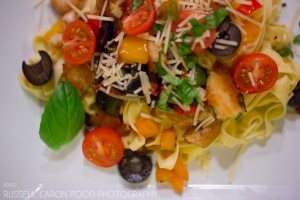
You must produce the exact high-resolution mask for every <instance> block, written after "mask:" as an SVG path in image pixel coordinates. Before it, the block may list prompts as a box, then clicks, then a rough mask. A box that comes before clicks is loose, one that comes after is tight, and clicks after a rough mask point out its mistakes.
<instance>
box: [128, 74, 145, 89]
mask: <svg viewBox="0 0 300 200" xmlns="http://www.w3.org/2000/svg"><path fill="white" fill-rule="evenodd" d="M141 86H142V84H141V81H140V77H139V76H138V77H136V78H135V79H132V80H131V81H130V82H129V83H128V85H127V92H129V93H133V92H134V91H135V90H137V89H139V88H140V87H141Z"/></svg>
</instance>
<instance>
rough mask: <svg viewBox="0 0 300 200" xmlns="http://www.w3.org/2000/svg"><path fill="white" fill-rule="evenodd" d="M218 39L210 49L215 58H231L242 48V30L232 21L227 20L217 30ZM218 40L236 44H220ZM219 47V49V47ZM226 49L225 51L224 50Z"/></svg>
mask: <svg viewBox="0 0 300 200" xmlns="http://www.w3.org/2000/svg"><path fill="white" fill-rule="evenodd" d="M217 32H218V33H219V34H218V37H217V39H216V40H215V41H214V43H213V44H212V46H211V48H209V50H210V52H211V53H212V54H214V55H215V56H230V55H232V54H233V53H234V52H235V51H236V50H237V49H238V48H239V46H240V43H241V40H242V34H241V31H240V29H239V28H238V27H237V26H236V25H235V24H233V23H231V21H230V20H229V18H226V19H225V20H224V21H223V22H222V23H221V24H220V26H219V27H218V29H217ZM218 39H222V40H227V41H228V42H234V43H235V44H236V45H235V44H222V43H220V42H218ZM218 46H219V47H218ZM223 48H224V49H223Z"/></svg>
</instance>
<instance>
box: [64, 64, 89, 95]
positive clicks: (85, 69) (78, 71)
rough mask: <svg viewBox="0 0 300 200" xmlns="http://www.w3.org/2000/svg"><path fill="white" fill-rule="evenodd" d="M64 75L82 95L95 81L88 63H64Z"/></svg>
mask: <svg viewBox="0 0 300 200" xmlns="http://www.w3.org/2000/svg"><path fill="white" fill-rule="evenodd" d="M63 75H64V76H65V78H66V79H67V81H69V82H70V83H71V84H72V85H73V86H74V87H75V88H76V89H77V90H78V92H79V93H80V95H81V96H84V95H85V93H86V90H87V89H88V88H89V87H90V85H91V84H92V83H93V82H94V76H93V73H92V71H91V70H90V65H89V64H87V63H85V64H82V65H72V64H69V63H65V64H64V65H63Z"/></svg>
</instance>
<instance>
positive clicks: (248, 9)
mask: <svg viewBox="0 0 300 200" xmlns="http://www.w3.org/2000/svg"><path fill="white" fill-rule="evenodd" d="M249 2H251V5H246V4H242V5H240V6H239V7H238V8H237V11H238V12H240V13H242V14H244V15H249V14H251V13H252V12H254V11H255V10H257V9H259V8H261V7H262V5H261V4H260V3H259V2H258V1H257V0H250V1H249Z"/></svg>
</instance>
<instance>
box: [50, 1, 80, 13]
mask: <svg viewBox="0 0 300 200" xmlns="http://www.w3.org/2000/svg"><path fill="white" fill-rule="evenodd" d="M69 1H70V2H71V3H72V4H73V5H75V6H76V7H79V5H80V2H79V0H69ZM51 4H52V6H53V7H54V8H55V10H56V11H57V12H59V13H60V14H61V15H63V14H65V13H67V12H69V11H70V10H72V8H71V7H70V6H69V4H68V2H67V0H51Z"/></svg>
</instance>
